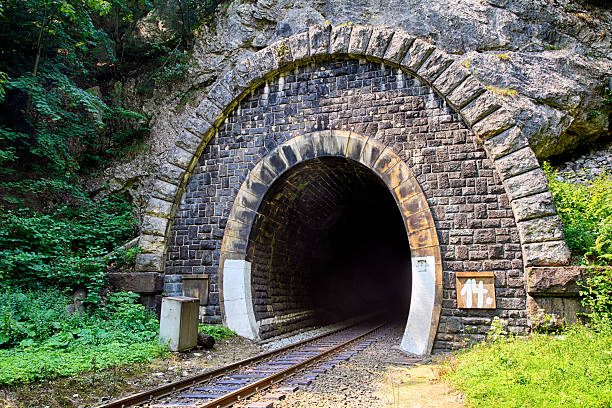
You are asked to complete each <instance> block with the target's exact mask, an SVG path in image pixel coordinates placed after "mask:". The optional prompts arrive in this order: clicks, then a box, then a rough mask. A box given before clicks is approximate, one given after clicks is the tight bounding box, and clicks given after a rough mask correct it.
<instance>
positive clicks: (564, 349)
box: [445, 326, 612, 408]
mask: <svg viewBox="0 0 612 408" xmlns="http://www.w3.org/2000/svg"><path fill="white" fill-rule="evenodd" d="M600 329H601V330H599V331H595V330H593V329H592V328H588V327H584V326H575V327H572V328H570V329H568V330H567V331H565V332H564V333H563V334H562V335H558V336H548V335H544V334H536V335H533V336H531V337H529V338H517V337H510V338H504V337H500V338H498V339H497V340H495V341H491V342H488V343H481V344H479V345H476V346H474V347H473V348H471V349H469V350H466V351H464V352H462V353H460V354H459V355H458V356H457V357H456V359H454V360H451V361H450V362H449V363H448V364H447V366H446V370H447V373H446V375H445V376H446V378H448V379H450V381H451V382H452V383H453V385H454V386H455V387H456V388H457V389H459V390H461V391H462V392H463V393H464V394H465V396H466V399H467V403H468V405H469V406H470V407H508V408H513V407H517V408H518V407H608V406H610V405H612V377H611V376H610V366H611V365H612V328H610V326H607V327H605V328H604V327H601V328H600Z"/></svg>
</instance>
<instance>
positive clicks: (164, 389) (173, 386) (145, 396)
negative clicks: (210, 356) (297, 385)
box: [96, 322, 382, 408]
mask: <svg viewBox="0 0 612 408" xmlns="http://www.w3.org/2000/svg"><path fill="white" fill-rule="evenodd" d="M361 323H363V322H361ZM358 324H360V322H357V323H354V324H352V325H348V326H346V327H342V328H340V329H337V330H332V331H330V332H327V333H323V334H320V335H318V336H315V337H312V338H310V339H306V340H302V341H299V342H297V343H293V344H290V345H288V346H284V347H281V348H279V349H276V350H272V351H268V352H265V353H262V354H258V355H256V356H253V357H249V358H246V359H244V360H240V361H237V362H235V363H231V364H228V365H226V366H223V367H219V368H215V369H213V370H210V371H206V372H204V373H201V374H196V375H193V376H190V377H188V378H184V379H182V380H178V381H175V382H172V383H170V384H164V385H161V386H159V387H155V388H153V389H151V390H147V391H142V392H139V393H136V394H132V395H128V396H127V397H123V398H120V399H118V400H115V401H111V402H109V403H107V404H103V405H98V406H97V407H96V408H126V407H130V406H133V405H136V404H141V403H144V402H148V401H152V400H154V399H158V398H161V397H165V396H167V395H170V394H172V393H175V392H178V391H183V390H185V389H187V388H190V387H193V386H194V385H197V384H199V383H201V382H204V381H206V380H210V379H213V378H215V377H219V376H223V375H225V374H227V373H228V372H230V371H233V370H236V369H239V368H242V367H244V366H247V365H250V364H253V363H256V362H259V361H262V360H265V359H266V358H269V357H272V356H274V355H276V354H281V353H283V352H285V351H288V350H291V349H293V348H295V347H299V346H302V345H304V344H307V343H310V342H313V341H316V340H319V339H322V338H324V337H327V336H331V335H333V334H336V333H339V332H341V331H344V330H347V329H349V328H351V327H353V326H356V325H358ZM381 326H382V325H379V326H377V327H376V328H374V329H372V330H370V331H368V332H367V333H365V334H362V335H360V336H358V337H355V338H353V339H351V340H349V341H347V342H345V343H343V344H342V345H340V346H338V347H335V348H333V349H332V350H329V351H326V352H324V353H321V354H319V355H317V356H314V357H312V358H311V359H309V360H307V361H305V362H302V363H300V367H303V366H305V365H306V364H308V362H311V360H313V359H319V358H321V357H323V356H325V355H327V354H329V353H330V352H332V351H333V350H337V349H339V348H341V347H343V346H345V345H346V344H348V343H351V342H353V341H355V340H357V339H358V338H361V337H363V336H365V335H367V334H369V333H371V332H373V331H374V330H376V329H378V328H380V327H381ZM292 368H293V367H290V368H288V369H287V370H284V371H281V372H279V373H277V374H274V375H273V376H271V377H274V378H277V377H278V376H281V375H282V378H284V377H286V376H288V375H289V374H285V372H286V371H289V370H292ZM295 371H296V370H293V371H291V373H293V372H295ZM282 378H281V379H282ZM265 380H267V378H264V379H262V380H260V381H256V382H255V383H253V384H250V385H251V386H252V385H257V387H259V390H261V389H262V388H261V387H260V386H259V383H260V382H263V381H265ZM277 381H280V379H279V380H276V381H272V382H277ZM272 382H271V383H272ZM271 383H270V384H271ZM245 388H249V386H247V387H243V388H241V389H239V390H236V391H234V392H232V393H230V394H228V395H233V394H237V393H238V392H239V391H243V390H244V389H245ZM264 388H265V387H264ZM257 391H258V390H257ZM257 391H254V392H257ZM252 394H253V393H251V394H249V395H252ZM237 395H240V397H239V398H238V399H240V398H244V396H242V394H241V393H240V394H237ZM224 397H225V396H224ZM238 399H236V400H234V402H235V401H237V400H238ZM217 400H218V399H217ZM217 400H213V401H211V403H213V402H215V401H217ZM203 406H204V407H209V406H210V407H213V406H214V407H216V406H219V407H220V406H222V405H210V403H209V404H207V405H203Z"/></svg>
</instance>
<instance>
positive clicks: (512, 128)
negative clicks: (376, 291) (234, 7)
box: [136, 24, 569, 272]
mask: <svg viewBox="0 0 612 408" xmlns="http://www.w3.org/2000/svg"><path fill="white" fill-rule="evenodd" d="M334 56H341V57H343V58H346V57H349V58H362V59H369V60H376V61H381V62H383V63H387V64H391V65H394V66H397V67H399V68H400V69H402V70H404V71H406V72H408V73H409V74H410V75H413V76H415V77H417V78H420V79H421V80H423V81H424V82H425V83H427V84H429V85H430V86H431V87H432V88H433V89H434V90H435V91H436V92H437V93H438V94H439V95H440V96H441V97H442V98H443V99H444V100H445V101H446V102H447V103H448V104H449V106H451V107H452V108H453V109H455V110H456V111H457V113H459V114H460V115H461V117H462V118H463V119H464V121H465V123H466V124H467V125H468V126H469V127H470V128H471V130H472V131H473V132H474V134H475V135H476V136H477V137H478V138H480V139H481V140H482V141H483V143H484V147H485V151H486V153H487V154H488V157H489V159H490V160H491V161H492V162H493V164H494V167H495V169H496V172H497V174H498V175H499V178H500V179H501V180H502V182H503V186H504V188H505V190H506V193H507V195H508V198H509V200H510V203H511V207H512V211H513V213H514V216H515V220H516V222H517V223H518V224H519V229H520V231H522V232H521V233H520V239H521V243H522V248H523V254H524V264H525V266H530V265H551V266H552V265H560V264H565V263H567V261H568V259H569V250H568V248H567V245H566V244H565V243H564V242H563V240H562V233H560V229H559V221H558V217H557V215H556V209H555V207H554V202H553V200H552V196H551V194H550V192H549V191H548V185H547V183H546V181H545V177H543V173H542V172H541V171H540V170H538V169H539V164H538V163H537V159H536V158H535V154H534V153H533V150H532V149H531V148H530V147H529V144H528V139H527V136H526V135H525V134H524V133H523V131H522V130H521V128H520V126H518V125H517V123H518V122H517V118H516V112H515V111H514V109H513V108H511V107H509V106H508V105H507V104H506V103H505V102H504V101H503V100H502V99H501V98H500V97H499V96H498V95H496V94H495V93H493V92H491V91H490V90H488V89H487V87H486V86H485V85H483V84H482V83H481V82H480V81H479V80H477V79H476V78H475V77H474V76H473V75H472V74H471V73H470V72H469V70H468V69H466V68H465V67H463V66H462V65H461V63H460V62H459V61H456V60H455V59H454V58H453V57H451V56H449V55H447V54H446V53H445V52H443V51H442V50H440V49H438V48H436V47H435V46H434V45H433V44H430V43H428V42H425V41H423V40H420V39H417V38H415V37H414V36H412V35H410V34H409V33H406V32H404V31H402V30H391V29H388V28H382V27H371V26H336V27H332V26H330V25H329V24H322V25H317V26H313V27H310V28H309V29H308V30H307V31H305V32H302V33H298V34H295V35H292V36H290V37H288V38H286V39H282V40H279V41H277V42H275V43H274V44H272V45H270V46H269V47H266V48H264V49H262V50H260V51H258V52H257V53H255V54H251V55H250V56H248V57H246V58H244V59H242V60H240V61H239V62H238V63H237V64H236V66H235V67H234V68H233V69H232V70H230V71H228V72H226V73H225V74H224V75H222V76H221V77H220V78H219V79H218V80H217V81H216V82H215V83H214V84H213V85H212V86H211V88H210V91H209V93H208V95H207V96H206V97H205V98H203V99H202V101H201V102H200V104H199V105H198V107H197V108H196V110H195V115H194V116H193V117H192V118H190V119H189V120H188V121H187V122H186V124H185V126H184V127H185V132H184V133H182V134H181V136H180V137H179V140H178V141H177V142H176V145H175V146H174V147H173V148H172V149H171V151H170V152H169V153H168V156H167V160H166V162H165V163H164V164H163V165H162V167H161V170H160V172H159V174H158V181H156V183H155V187H154V191H153V193H152V197H151V199H150V202H149V204H148V206H147V209H146V210H145V213H146V214H147V217H151V218H149V219H150V220H151V221H150V222H149V221H147V225H146V226H143V231H142V233H141V240H142V243H143V244H145V246H146V249H144V250H143V253H141V254H139V255H138V256H137V263H136V270H137V271H141V272H144V271H162V270H163V262H164V257H165V250H166V246H167V238H168V234H169V230H170V224H171V221H169V222H168V223H167V225H166V227H165V228H163V225H162V224H163V221H159V220H162V219H169V220H171V219H172V217H173V214H174V212H175V210H176V206H177V205H178V203H179V202H180V199H181V195H182V193H183V191H184V187H185V185H186V183H187V181H188V179H189V177H190V175H191V171H192V170H193V168H194V166H195V165H196V163H197V160H198V158H199V156H200V154H201V153H202V151H203V149H204V148H205V147H206V145H207V144H208V142H209V141H210V140H211V139H212V138H213V137H214V135H215V132H216V129H217V128H218V127H219V126H220V124H221V123H222V122H223V121H224V120H225V118H226V117H227V115H229V113H230V112H231V111H232V109H233V108H234V107H235V106H236V105H237V104H238V103H239V102H240V100H241V98H243V97H244V96H245V95H247V94H248V93H249V91H250V90H253V89H255V88H256V87H257V86H259V85H260V84H262V83H263V82H265V81H266V80H267V79H268V78H270V77H272V76H274V75H278V73H279V72H282V70H283V69H289V68H291V67H296V66H299V65H303V64H307V63H309V62H311V61H316V60H319V59H322V58H331V57H334ZM337 132H338V131H332V132H331V133H329V136H330V140H331V138H333V136H334V135H336V136H340V134H339V133H337ZM347 132H348V133H347V134H344V135H343V136H342V137H343V139H342V140H340V139H337V140H336V141H335V142H333V143H336V142H338V146H335V145H327V144H326V143H332V142H325V139H322V140H317V141H316V142H317V143H314V142H313V137H312V136H309V137H303V138H299V139H300V140H299V141H295V142H290V143H288V144H284V145H283V146H282V151H280V153H279V156H278V157H279V159H281V158H282V161H283V162H284V163H285V164H286V165H287V167H290V166H292V165H294V164H295V163H296V162H298V161H303V160H307V159H309V158H313V157H316V156H317V154H318V152H320V151H321V150H320V149H321V148H325V149H327V148H331V147H334V148H336V147H337V149H338V150H333V151H334V154H342V155H344V156H346V157H348V158H351V159H353V160H357V161H359V162H361V163H364V164H365V165H366V166H369V167H370V168H371V167H372V166H373V165H374V164H375V163H377V161H378V160H379V156H380V155H381V153H382V152H383V150H384V146H383V145H382V144H380V143H379V142H377V141H374V140H373V139H365V138H363V137H361V136H360V135H356V134H352V133H350V132H349V131H348V130H347ZM345 141H346V143H345ZM320 143H322V145H321V144H320ZM318 149H319V150H318ZM330 151H331V150H330ZM327 154H331V153H327ZM513 162H519V163H518V164H517V163H513ZM382 163H383V162H382V161H381V162H380V164H381V165H382ZM277 165H278V163H277ZM262 166H263V165H262ZM268 167H272V169H270V168H268ZM274 167H275V165H274V164H273V163H269V165H268V166H266V167H261V168H259V169H258V168H257V166H256V167H255V168H254V169H253V170H251V173H252V175H253V177H255V178H257V179H258V180H260V181H261V182H262V183H264V184H266V185H269V183H271V182H273V180H274V179H275V177H277V176H278V174H276V173H278V172H274V170H273V168H274ZM276 167H278V166H276ZM281 167H282V166H280V167H278V168H279V169H280V168H281ZM394 168H395V167H393V166H391V167H388V168H387V167H384V166H382V167H381V171H382V173H381V171H379V173H380V174H382V176H383V177H387V178H388V180H386V181H387V182H391V180H392V179H393V177H396V178H395V179H393V180H394V181H392V184H395V183H397V182H398V180H399V177H403V176H404V175H403V173H402V174H399V175H396V174H395V173H394V171H393V170H392V169H394ZM279 171H280V170H279ZM530 172H531V173H530ZM417 189H420V187H419V186H418V183H417V186H416V188H415V186H414V182H412V181H406V180H404V181H402V182H399V183H398V185H397V186H396V187H395V188H394V189H393V191H394V194H395V196H396V199H397V200H398V203H405V202H408V201H409V200H410V199H411V197H412V196H411V195H410V194H413V195H414V194H417V193H415V191H416V190H417ZM249 194H251V193H247V192H245V193H244V194H243V195H241V196H244V197H246V198H249V197H250V199H246V198H244V201H243V202H242V203H241V204H240V205H244V207H245V208H247V209H250V211H256V206H255V204H257V199H256V198H255V197H254V196H253V195H252V194H251V195H250V196H249ZM253 206H255V208H253ZM162 231H163V232H162ZM162 234H163V235H162ZM152 237H165V240H162V242H161V243H160V241H159V238H152ZM233 249H234V250H236V251H238V252H240V251H241V250H243V249H241V248H239V247H236V246H235V247H233ZM419 250H420V248H419Z"/></svg>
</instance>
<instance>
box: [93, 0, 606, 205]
mask: <svg viewBox="0 0 612 408" xmlns="http://www.w3.org/2000/svg"><path fill="white" fill-rule="evenodd" d="M325 21H329V22H330V23H331V24H333V25H338V24H367V25H373V26H384V27H389V28H399V29H402V30H405V31H407V32H409V33H411V34H413V35H416V36H419V37H421V38H422V39H424V40H426V41H428V42H431V43H433V44H435V45H436V46H437V47H439V48H441V49H443V50H445V51H447V52H448V53H450V54H452V55H453V56H454V57H455V58H456V59H457V61H460V62H461V63H462V64H463V65H464V66H465V67H469V69H471V70H472V71H473V73H474V75H475V76H476V78H477V79H478V80H480V81H481V82H482V83H483V84H484V85H486V86H487V87H488V88H489V89H490V90H492V91H493V92H496V93H498V94H499V95H500V96H502V97H503V98H504V99H506V101H507V102H508V103H509V104H511V105H513V106H515V107H516V108H517V109H518V111H519V112H520V120H521V122H522V123H521V125H522V127H523V129H524V131H525V132H526V134H528V135H530V143H531V145H532V147H533V149H534V151H535V152H536V154H537V155H538V157H539V158H540V159H546V158H549V157H554V156H560V155H563V154H565V153H567V152H570V151H572V150H574V149H576V148H577V146H578V145H579V144H581V143H582V144H583V143H588V142H590V141H592V140H595V139H597V138H601V137H610V135H611V133H610V127H609V120H610V118H609V115H610V112H611V108H610V106H609V105H605V106H603V107H602V101H603V95H604V94H605V91H606V88H610V87H612V36H611V32H610V31H611V30H610V29H611V27H612V12H611V11H610V9H602V8H597V7H593V6H585V5H581V4H580V3H578V2H576V1H572V0H558V1H554V0H439V1H430V0H388V1H381V0H378V1H365V0H350V1H348V0H328V1H324V0H300V1H297V0H258V1H239V0H234V1H232V2H231V3H229V4H228V5H223V6H220V8H219V9H218V11H217V16H216V21H215V24H214V26H213V27H204V28H203V29H202V31H201V33H200V36H199V39H198V41H197V42H196V45H195V47H194V49H193V61H194V66H193V68H192V69H191V70H190V72H189V73H188V75H187V76H186V77H185V78H184V80H182V81H180V82H179V83H175V84H172V85H171V86H167V87H165V88H164V89H156V90H155V92H154V96H153V98H151V99H150V100H148V101H146V103H145V104H144V106H143V107H142V108H143V109H144V110H145V111H148V112H149V113H151V114H152V115H153V118H154V119H153V122H152V132H151V136H150V140H149V141H148V144H149V145H150V146H151V149H150V151H147V152H143V153H141V154H139V155H138V156H136V157H135V158H132V159H130V160H129V161H127V160H126V161H123V162H116V163H113V164H112V165H110V166H109V167H108V168H107V169H106V171H105V172H104V176H103V177H102V178H100V179H97V180H96V181H95V182H92V184H91V189H92V191H102V190H111V191H119V190H125V189H127V190H129V191H130V192H131V194H132V197H133V198H134V201H135V203H136V204H137V205H138V204H141V203H142V204H143V205H144V203H146V199H147V198H148V194H147V191H149V187H150V185H151V181H152V179H153V177H154V175H155V173H156V171H157V168H158V166H159V163H161V161H162V159H163V158H164V155H165V154H166V152H167V150H168V149H169V148H170V147H171V146H172V145H173V144H174V141H175V139H176V138H177V137H178V134H179V132H180V130H181V129H182V126H183V123H184V121H185V120H186V118H187V117H188V116H189V115H190V114H191V113H192V111H193V110H194V109H195V106H197V103H198V101H199V100H200V99H201V98H202V97H203V96H204V95H206V93H207V91H208V89H207V87H208V85H210V83H211V82H212V81H213V80H214V79H216V78H217V77H218V76H219V75H221V74H222V73H223V72H225V71H227V70H229V69H231V68H232V67H233V66H234V65H235V63H236V62H237V61H239V60H240V59H242V58H244V57H245V56H247V55H249V54H251V53H253V52H255V51H257V50H259V49H261V48H263V47H265V46H267V45H269V44H271V43H272V42H274V41H276V40H278V39H279V38H282V37H287V36H290V35H292V34H295V33H298V32H301V31H304V30H306V28H307V27H308V26H310V25H313V24H316V23H322V22H325ZM132 87H133V86H132ZM129 88H130V84H128V86H126V89H129ZM102 186H104V187H102Z"/></svg>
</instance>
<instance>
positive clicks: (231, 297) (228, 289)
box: [223, 259, 259, 340]
mask: <svg viewBox="0 0 612 408" xmlns="http://www.w3.org/2000/svg"><path fill="white" fill-rule="evenodd" d="M223 305H224V307H225V322H226V323H227V327H228V328H229V329H230V330H233V331H235V332H236V333H237V334H238V335H240V336H243V337H246V338H248V339H251V340H256V339H258V338H259V327H258V326H257V322H256V321H255V313H254V312H253V296H252V294H251V263H250V262H247V261H245V260H237V259H227V260H226V261H225V262H224V264H223Z"/></svg>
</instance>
